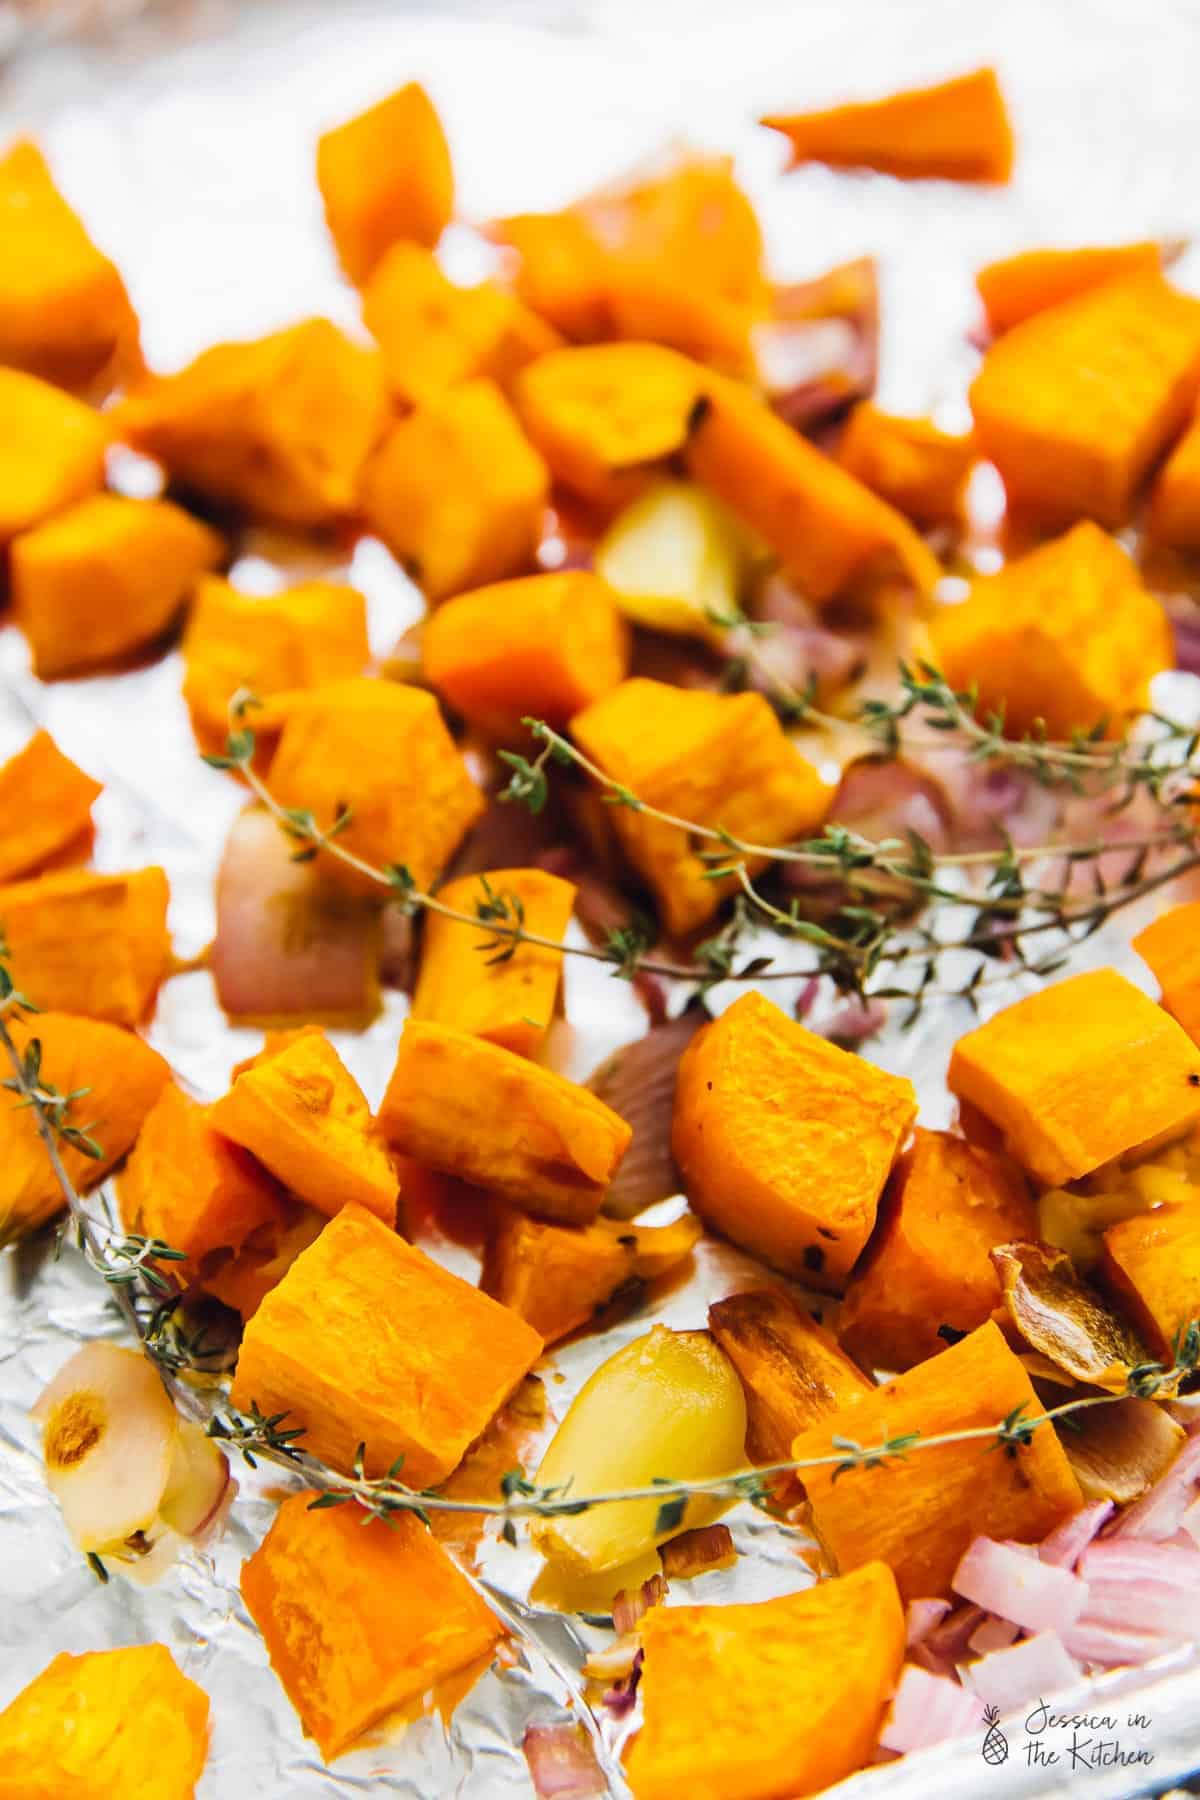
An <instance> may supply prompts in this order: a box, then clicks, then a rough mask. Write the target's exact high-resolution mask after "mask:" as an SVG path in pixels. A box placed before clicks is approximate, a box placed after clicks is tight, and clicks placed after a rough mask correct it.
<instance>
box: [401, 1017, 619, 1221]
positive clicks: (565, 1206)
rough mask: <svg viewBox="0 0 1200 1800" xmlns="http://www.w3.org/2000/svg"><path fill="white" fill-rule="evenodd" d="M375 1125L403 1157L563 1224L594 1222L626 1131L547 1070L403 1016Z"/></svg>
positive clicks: (459, 1033) (477, 1040)
mask: <svg viewBox="0 0 1200 1800" xmlns="http://www.w3.org/2000/svg"><path fill="white" fill-rule="evenodd" d="M379 1127H380V1130H381V1131H382V1132H383V1134H384V1136H385V1137H386V1138H387V1139H388V1142H389V1143H391V1144H392V1145H393V1146H394V1147H395V1149H397V1150H399V1151H400V1152H401V1153H402V1154H403V1155H405V1156H411V1157H413V1158H414V1160H415V1161H417V1162H419V1163H424V1164H426V1165H427V1167H429V1168H431V1169H440V1170H441V1171H442V1173H443V1174H446V1175H457V1176H459V1177H460V1178H461V1179H462V1180H463V1181H469V1182H472V1183H474V1184H475V1185H476V1186H478V1187H485V1188H488V1189H489V1190H490V1191H491V1192H492V1193H496V1194H500V1195H502V1196H503V1197H504V1198H505V1199H507V1200H511V1201H512V1202H513V1203H514V1205H516V1206H520V1207H523V1208H525V1209H526V1210H528V1211H529V1212H532V1213H538V1214H542V1215H544V1216H545V1217H546V1218H550V1219H562V1220H565V1221H566V1222H567V1223H568V1224H572V1225H586V1224H589V1223H590V1221H591V1220H592V1219H594V1218H595V1216H596V1214H597V1212H598V1211H599V1210H600V1202H601V1200H602V1199H603V1198H604V1190H605V1188H606V1187H607V1186H608V1183H609V1181H610V1180H611V1179H612V1176H613V1173H614V1171H615V1169H616V1167H617V1164H618V1163H619V1162H620V1160H621V1158H622V1157H623V1156H624V1154H625V1152H626V1150H627V1149H628V1147H629V1140H630V1138H631V1137H632V1135H633V1133H632V1131H631V1129H630V1127H629V1126H628V1125H627V1124H626V1123H625V1120H624V1119H622V1118H619V1117H618V1115H617V1114H616V1113H615V1112H613V1110H612V1108H611V1107H608V1106H605V1104H604V1102H603V1101H602V1100H597V1098H596V1096H595V1095H594V1094H591V1093H589V1092H588V1090H587V1088H583V1087H578V1086H577V1085H576V1084H575V1082H573V1081H568V1080H567V1079H566V1078H565V1076H562V1075H556V1074H555V1073H554V1071H553V1070H552V1069H544V1068H541V1067H540V1066H539V1065H538V1064H536V1063H531V1062H527V1061H526V1060H525V1058H524V1057H522V1056H517V1055H515V1054H514V1053H513V1051H511V1050H505V1049H503V1048H501V1046H500V1045H498V1044H489V1043H485V1042H484V1040H483V1039H482V1038H477V1037H471V1036H470V1035H469V1034H468V1033H467V1032H465V1031H456V1030H455V1029H453V1027H451V1026H448V1025H435V1024H434V1023H433V1022H432V1020H429V1019H414V1018H409V1019H406V1020H405V1024H404V1031H403V1033H402V1034H401V1038H400V1051H399V1054H398V1056H397V1057H396V1066H395V1068H394V1069H393V1071H392V1078H391V1080H390V1081H389V1082H388V1086H387V1092H386V1093H385V1094H384V1096H383V1104H382V1106H381V1107H380V1109H379Z"/></svg>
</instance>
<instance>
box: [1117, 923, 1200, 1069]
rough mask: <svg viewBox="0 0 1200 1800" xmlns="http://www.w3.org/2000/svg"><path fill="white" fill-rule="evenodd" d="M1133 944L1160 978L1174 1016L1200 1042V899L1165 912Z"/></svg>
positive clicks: (1159, 982)
mask: <svg viewBox="0 0 1200 1800" xmlns="http://www.w3.org/2000/svg"><path fill="white" fill-rule="evenodd" d="M1133 947H1134V949H1135V950H1136V951H1137V953H1138V955H1139V956H1140V957H1141V958H1142V961H1143V962H1146V963H1148V964H1149V965H1150V968H1151V970H1152V971H1153V973H1154V975H1155V976H1156V977H1157V980H1158V985H1159V987H1160V988H1161V989H1162V1003H1163V1005H1164V1006H1165V1007H1166V1009H1167V1011H1168V1012H1169V1013H1170V1015H1171V1017H1172V1018H1173V1019H1178V1021H1179V1023H1180V1024H1181V1025H1182V1026H1183V1029H1184V1030H1185V1031H1186V1032H1187V1034H1188V1036H1189V1037H1190V1038H1191V1040H1192V1042H1193V1043H1195V1044H1200V900H1193V901H1191V902H1190V903H1189V904H1188V905H1186V906H1173V907H1172V908H1171V909H1170V911H1169V912H1165V913H1161V914H1160V915H1159V917H1158V918H1157V919H1155V920H1154V922H1153V924H1150V925H1147V926H1146V928H1145V930H1144V931H1139V933H1138V935H1137V936H1136V937H1135V938H1134V940H1133Z"/></svg>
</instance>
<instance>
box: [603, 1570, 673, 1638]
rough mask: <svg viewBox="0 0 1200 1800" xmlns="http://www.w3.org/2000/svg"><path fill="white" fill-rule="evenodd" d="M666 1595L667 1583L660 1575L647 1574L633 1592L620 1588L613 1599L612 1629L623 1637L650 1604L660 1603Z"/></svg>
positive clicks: (648, 1608)
mask: <svg viewBox="0 0 1200 1800" xmlns="http://www.w3.org/2000/svg"><path fill="white" fill-rule="evenodd" d="M666 1597H667V1584H666V1582H665V1581H664V1580H663V1578H662V1576H661V1575H651V1576H649V1577H648V1579H647V1580H645V1581H643V1583H642V1585H641V1587H640V1588H638V1590H637V1592H636V1593H634V1594H630V1593H628V1592H627V1591H626V1590H625V1589H624V1588H622V1589H621V1590H620V1592H619V1593H618V1594H617V1595H616V1597H615V1598H614V1600H613V1630H614V1631H615V1632H616V1633H617V1634H618V1636H621V1637H623V1636H624V1635H625V1633H626V1632H627V1631H632V1630H633V1629H634V1627H635V1626H636V1624H637V1622H638V1620H639V1619H640V1618H642V1617H643V1616H644V1615H645V1614H646V1613H648V1612H649V1611H650V1608H651V1607H652V1606H658V1605H660V1604H661V1602H662V1601H664V1600H665V1599H666Z"/></svg>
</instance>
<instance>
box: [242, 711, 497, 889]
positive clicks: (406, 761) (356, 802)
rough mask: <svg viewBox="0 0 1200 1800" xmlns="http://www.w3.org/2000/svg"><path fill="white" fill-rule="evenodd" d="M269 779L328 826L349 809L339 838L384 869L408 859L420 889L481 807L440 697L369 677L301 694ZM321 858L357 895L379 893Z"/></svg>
mask: <svg viewBox="0 0 1200 1800" xmlns="http://www.w3.org/2000/svg"><path fill="white" fill-rule="evenodd" d="M270 782H271V789H272V792H273V793H274V795H275V797H276V798H277V799H278V800H281V801H282V802H283V804H284V805H285V806H295V807H301V808H304V809H306V810H308V811H311V812H312V813H313V815H314V816H315V818H316V820H317V823H318V824H319V825H321V826H322V827H323V828H326V829H328V827H329V826H330V825H332V824H333V822H334V820H335V819H337V818H338V817H339V815H340V814H341V812H342V810H343V809H344V808H346V807H348V808H349V809H350V813H351V820H350V824H349V825H348V827H347V828H346V830H345V831H343V832H342V833H341V835H340V837H339V838H338V842H339V843H340V844H342V845H344V846H345V848H346V849H347V850H351V851H353V852H354V853H355V854H356V855H357V856H360V857H362V858H364V859H365V860H366V861H367V862H369V863H372V864H373V865H374V866H375V867H376V868H379V869H382V868H383V867H384V866H385V865H386V864H388V863H403V864H404V865H405V867H406V868H407V869H408V870H409V871H410V873H411V875H412V877H413V880H414V881H415V882H416V884H417V886H418V887H422V888H423V887H427V886H428V885H429V884H430V883H431V882H432V881H433V880H434V879H435V877H436V876H437V875H438V874H440V872H441V870H442V868H443V867H444V866H445V864H446V863H447V862H448V861H449V859H450V857H451V856H452V855H453V854H454V851H455V850H456V849H457V848H458V845H459V843H460V842H461V840H462V838H463V837H464V835H465V834H466V832H467V831H468V830H469V829H470V827H471V826H472V825H473V824H474V823H475V821H476V819H477V818H478V817H479V815H480V814H481V813H482V811H483V807H484V802H483V796H482V794H481V793H480V791H479V789H478V788H477V787H476V786H475V783H474V782H473V781H472V779H471V777H470V774H469V773H468V770H467V765H466V763H465V762H464V761H463V759H462V757H461V755H460V754H459V752H458V749H457V746H456V745H455V742H454V739H453V738H452V737H451V736H450V733H449V732H448V731H447V729H446V727H445V725H444V723H443V722H442V717H441V714H440V712H439V711H438V703H437V701H436V700H435V699H434V697H433V695H432V694H429V693H425V692H424V691H423V690H422V689H420V688H416V687H402V686H400V685H399V684H398V683H396V682H391V681H372V680H368V679H367V678H365V677H364V678H362V679H360V680H350V681H333V682H329V683H327V684H324V685H323V686H321V687H318V688H314V689H312V691H311V692H310V693H307V694H301V695H298V696H297V697H296V701H295V704H294V705H291V706H289V709H288V715H287V722H286V723H285V725H284V728H283V734H282V736H281V737H280V740H279V748H278V750H277V751H276V753H275V756H274V759H273V761H272V763H271V772H270ZM319 862H320V865H321V867H322V869H323V872H324V873H325V874H326V875H327V876H328V877H329V879H330V880H331V881H336V882H337V883H338V884H339V885H340V886H343V887H345V888H347V889H348V890H350V891H351V892H360V893H373V894H375V895H376V896H378V894H379V893H380V891H381V890H380V888H379V886H378V884H376V883H372V882H369V881H368V880H367V878H366V877H365V876H358V875H355V874H354V872H353V871H352V870H346V869H344V868H343V867H342V866H341V865H340V864H339V863H338V862H337V861H336V860H335V859H334V858H333V857H331V856H329V855H327V854H326V855H324V856H322V857H321V858H319Z"/></svg>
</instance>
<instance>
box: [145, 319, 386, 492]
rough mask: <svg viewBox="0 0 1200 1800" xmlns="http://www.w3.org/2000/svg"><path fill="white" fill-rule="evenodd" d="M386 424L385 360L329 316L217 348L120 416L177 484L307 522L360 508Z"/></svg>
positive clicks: (149, 387)
mask: <svg viewBox="0 0 1200 1800" xmlns="http://www.w3.org/2000/svg"><path fill="white" fill-rule="evenodd" d="M390 417H391V406H390V403H389V400H388V394H387V385H386V383H385V381H384V375H383V364H382V361H381V359H380V356H379V353H378V352H377V351H375V350H368V349H364V348H363V347H362V346H361V345H360V344H355V343H352V342H351V340H350V339H349V338H348V337H346V336H345V334H344V333H343V332H341V331H339V330H338V329H337V327H336V326H335V325H331V324H330V322H329V320H328V319H306V320H305V321H304V322H303V323H302V324H299V325H292V326H289V327H288V328H287V330H286V331H275V332H272V333H271V334H270V335H269V336H268V337H263V338H255V339H253V340H251V341H249V342H243V343H230V344H214V345H213V346H212V347H211V349H208V350H205V351H202V352H201V354H200V355H199V356H198V357H196V359H195V361H194V362H190V363H189V364H188V365H187V367H186V368H184V369H181V370H180V371H179V372H178V374H175V375H163V376H158V377H156V378H153V379H151V380H150V381H148V382H146V383H144V384H143V385H141V386H139V387H137V388H135V389H134V391H133V392H132V393H131V394H130V395H129V396H128V397H127V398H126V399H125V400H124V401H123V402H122V403H121V405H120V406H118V407H117V408H116V409H115V411H114V414H113V419H114V424H115V427H116V430H117V432H118V433H119V435H120V436H121V437H122V438H123V439H124V441H125V442H126V443H128V444H131V445H132V446H133V448H134V449H135V450H141V451H143V452H144V454H145V455H147V456H153V457H155V458H156V459H157V461H159V462H160V463H162V464H163V465H164V467H165V468H166V469H167V470H168V472H169V473H170V475H171V476H172V478H173V479H174V480H175V481H176V482H178V483H179V485H180V486H182V487H184V488H187V489H189V490H192V491H194V492H195V493H198V494H203V495H204V496H205V497H206V498H208V499H210V500H216V501H220V502H223V503H226V504H228V505H232V506H236V507H239V508H242V509H243V510H244V511H246V512H248V513H250V514H252V515H254V516H255V517H261V518H265V519H272V520H277V521H278V522H279V523H280V524H283V525H301V526H308V525H314V526H325V525H332V524H336V523H337V522H338V521H339V520H340V519H343V518H345V517H346V516H347V515H348V514H352V513H354V512H355V511H356V510H357V504H358V484H359V477H360V475H361V473H362V468H363V465H364V463H365V461H366V459H367V454H368V452H369V451H370V450H371V448H372V447H373V445H374V444H375V443H376V442H377V441H378V439H379V438H380V437H381V435H382V434H383V432H384V431H385V430H386V428H387V424H388V421H389V419H390Z"/></svg>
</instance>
